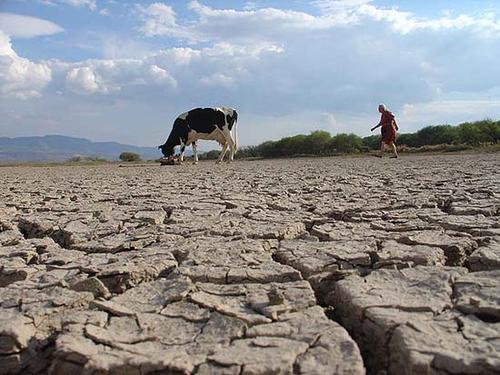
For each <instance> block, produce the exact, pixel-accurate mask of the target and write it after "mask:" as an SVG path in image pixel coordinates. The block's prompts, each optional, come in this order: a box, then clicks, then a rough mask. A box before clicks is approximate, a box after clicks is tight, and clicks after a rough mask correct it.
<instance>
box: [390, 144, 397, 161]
mask: <svg viewBox="0 0 500 375" xmlns="http://www.w3.org/2000/svg"><path fill="white" fill-rule="evenodd" d="M391 147H392V153H393V157H395V158H397V157H398V149H397V148H396V144H395V143H394V142H391Z"/></svg>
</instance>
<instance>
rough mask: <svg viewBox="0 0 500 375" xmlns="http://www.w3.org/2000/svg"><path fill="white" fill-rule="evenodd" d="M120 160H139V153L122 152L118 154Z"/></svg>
mask: <svg viewBox="0 0 500 375" xmlns="http://www.w3.org/2000/svg"><path fill="white" fill-rule="evenodd" d="M120 160H121V161H140V160H141V155H139V154H136V153H135V152H122V153H121V154H120Z"/></svg>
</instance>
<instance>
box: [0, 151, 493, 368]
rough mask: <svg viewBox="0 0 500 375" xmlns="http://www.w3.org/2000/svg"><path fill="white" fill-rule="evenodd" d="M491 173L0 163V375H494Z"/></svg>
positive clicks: (457, 162)
mask: <svg viewBox="0 0 500 375" xmlns="http://www.w3.org/2000/svg"><path fill="white" fill-rule="evenodd" d="M499 165H500V155H469V156H433V157H431V156H412V157H404V158H400V159H398V160H388V159H383V160H378V159H375V158H374V159H368V158H330V159H295V160H274V161H252V162H250V161H246V162H235V163H234V164H232V165H222V166H216V165H214V164H212V163H202V164H200V165H198V166H193V165H183V166H181V167H159V166H156V165H149V166H130V167H118V166H117V165H107V166H98V167H83V166H77V167H48V168H32V167H17V168H16V167H8V168H7V167H6V168H0V181H1V190H0V197H1V201H0V244H1V247H0V304H1V305H0V373H1V374H5V373H8V374H18V373H19V374H32V373H41V374H45V373H49V374H105V373H111V374H190V373H193V374H334V373H338V374H343V373H346V374H363V373H365V372H367V373H370V374H378V373H389V374H493V373H499V372H500V222H499V212H500V205H499V200H500V175H499V169H498V167H499Z"/></svg>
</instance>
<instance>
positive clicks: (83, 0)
mask: <svg viewBox="0 0 500 375" xmlns="http://www.w3.org/2000/svg"><path fill="white" fill-rule="evenodd" d="M39 2H41V3H42V4H45V5H56V4H66V5H70V6H73V7H78V8H80V7H87V8H89V9H90V10H96V8H97V6H96V0H39Z"/></svg>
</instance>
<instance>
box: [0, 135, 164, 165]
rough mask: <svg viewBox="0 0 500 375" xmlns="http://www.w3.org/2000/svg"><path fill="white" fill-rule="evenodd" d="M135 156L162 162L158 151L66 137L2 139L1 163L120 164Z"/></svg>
mask: <svg viewBox="0 0 500 375" xmlns="http://www.w3.org/2000/svg"><path fill="white" fill-rule="evenodd" d="M126 151H127V152H135V153H137V154H139V155H141V158H142V159H143V160H152V159H158V158H160V157H161V156H162V155H161V152H160V150H158V148H157V147H139V146H132V145H125V144H121V143H117V142H92V141H90V140H88V139H84V138H73V137H66V136H62V135H46V136H43V137H18V138H7V137H0V162H28V161H65V160H68V159H70V158H72V157H75V156H81V157H90V156H95V157H99V158H103V159H107V160H118V157H119V156H120V154H121V153H122V152H126Z"/></svg>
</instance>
